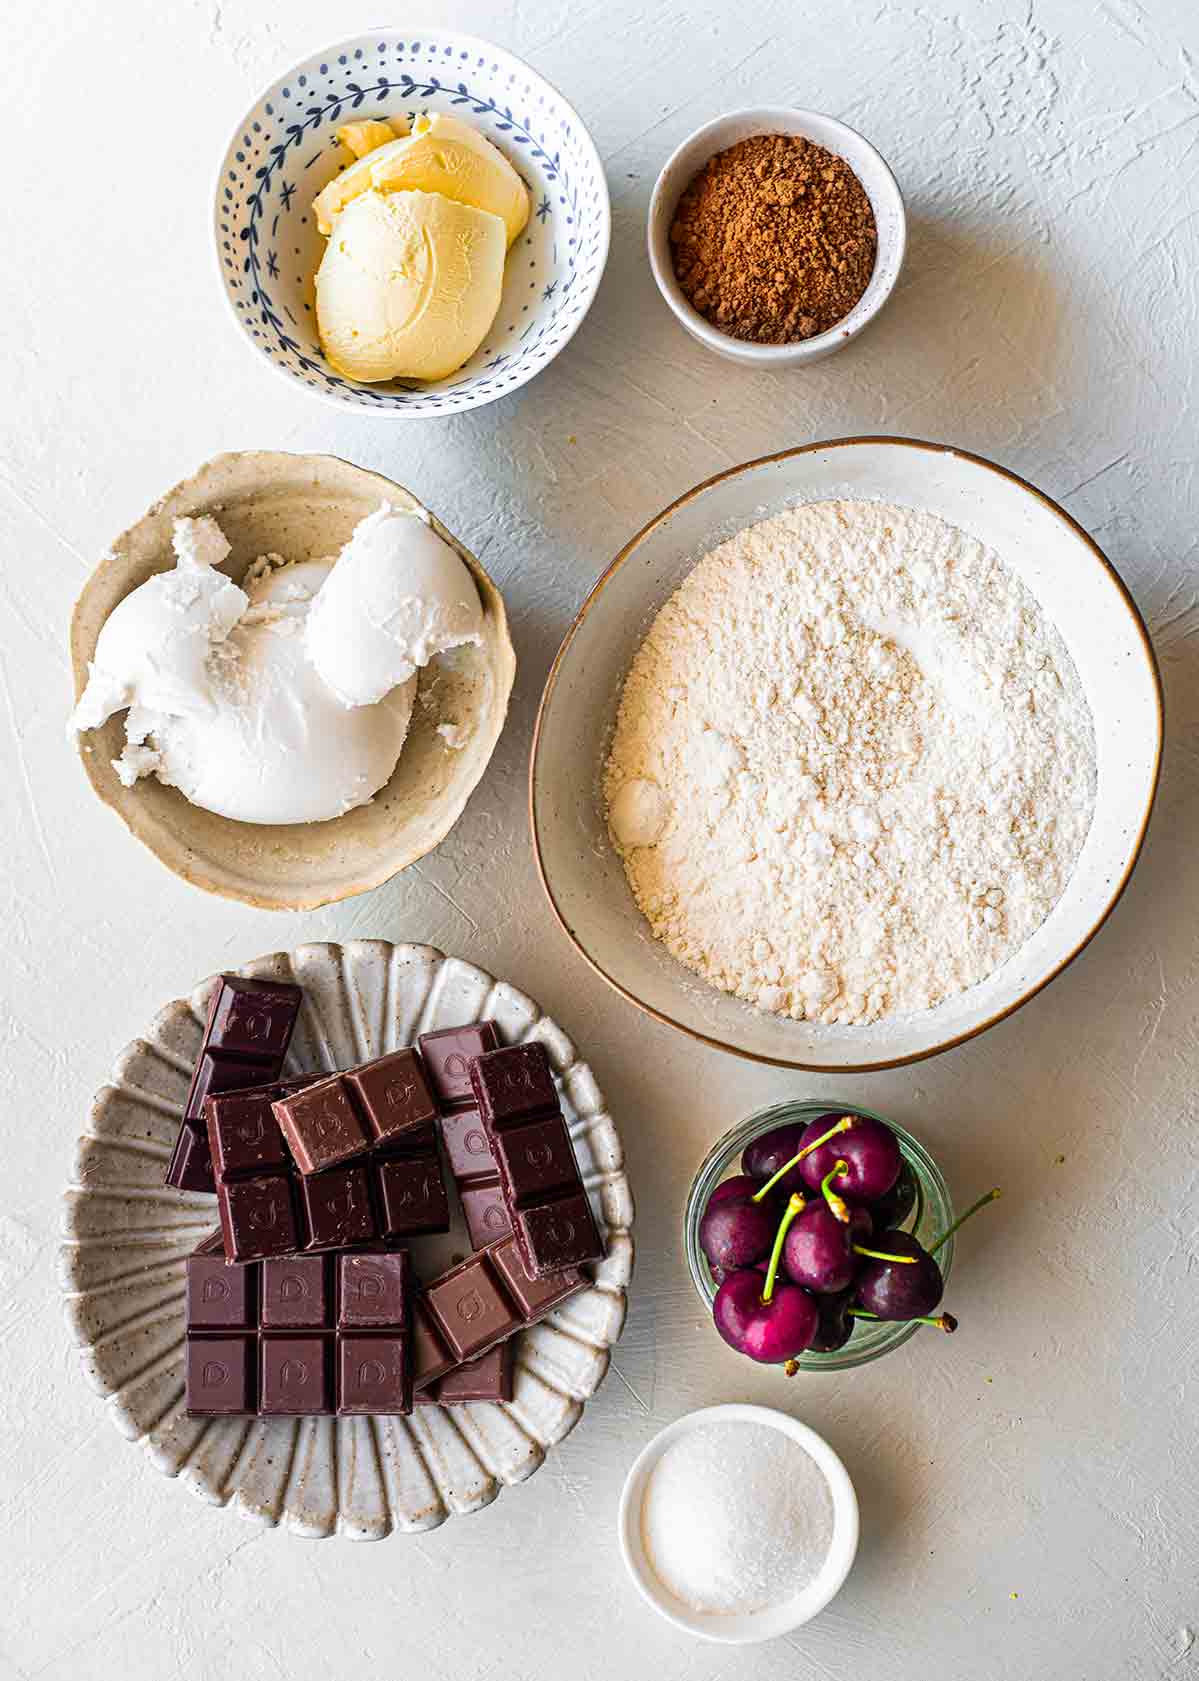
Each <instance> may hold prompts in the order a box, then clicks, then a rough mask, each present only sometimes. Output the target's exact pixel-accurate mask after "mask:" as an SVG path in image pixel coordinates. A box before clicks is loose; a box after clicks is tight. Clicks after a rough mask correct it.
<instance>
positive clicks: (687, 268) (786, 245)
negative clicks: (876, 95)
mask: <svg viewBox="0 0 1199 1681" xmlns="http://www.w3.org/2000/svg"><path fill="white" fill-rule="evenodd" d="M906 248H907V218H906V216H905V214H904V207H903V199H902V197H901V195H900V191H899V187H898V184H897V183H896V180H895V177H894V175H892V173H891V171H890V169H889V168H888V167H887V164H886V162H885V160H884V159H883V158H882V157H881V155H880V154H879V153H878V152H877V151H876V150H875V149H874V147H873V146H872V145H871V144H870V142H869V141H868V140H866V139H865V138H864V137H863V136H862V135H860V134H858V133H857V131H856V130H854V129H852V128H849V127H848V126H847V125H846V124H845V123H841V122H838V121H837V120H836V118H835V117H825V116H822V115H821V114H820V113H819V112H817V111H797V110H794V109H792V108H790V107H787V106H762V107H757V108H754V109H751V110H745V111H733V112H730V113H729V114H728V115H727V116H724V117H717V118H716V120H715V121H714V122H710V123H706V124H705V125H704V127H703V128H701V129H697V130H696V132H695V133H694V134H693V135H691V137H690V138H689V139H688V140H685V141H684V142H683V144H682V145H681V146H680V147H679V148H678V150H677V151H676V152H674V153H673V155H672V156H671V157H670V158H669V159H668V160H667V162H666V165H665V167H664V168H663V170H662V173H661V174H660V175H659V176H658V179H657V182H656V184H655V186H654V191H653V197H652V198H651V199H650V207H649V260H650V267H651V268H652V269H653V272H654V279H655V280H656V281H657V283H658V289H659V291H660V292H661V293H662V296H663V297H664V298H665V299H666V302H667V303H668V304H669V305H670V307H671V309H672V310H673V311H674V313H675V315H676V317H677V318H678V320H679V321H680V322H681V324H682V325H683V326H684V327H685V328H686V329H687V331H688V332H689V333H690V334H691V336H692V338H694V339H697V340H698V341H699V343H700V344H704V345H707V347H708V348H709V350H714V351H716V352H717V354H718V355H720V356H725V357H728V358H729V359H730V360H731V361H734V362H740V363H742V364H744V365H747V366H749V367H756V368H787V367H794V366H796V365H797V364H799V363H801V362H815V361H818V360H819V359H820V357H822V356H830V355H832V353H833V351H834V350H841V349H843V348H844V346H845V345H847V344H849V343H850V342H851V340H853V339H855V338H856V337H857V335H858V334H859V333H860V332H861V331H862V329H863V328H864V327H866V326H868V325H869V323H870V322H871V321H873V320H874V318H875V316H876V315H877V314H878V312H879V310H880V309H882V307H883V305H884V304H885V303H886V301H887V299H888V298H889V297H890V295H891V292H892V291H893V289H894V287H895V282H896V281H897V280H898V278H899V271H900V269H901V268H902V267H903V259H904V252H905V250H906Z"/></svg>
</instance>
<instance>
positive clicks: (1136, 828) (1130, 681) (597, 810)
mask: <svg viewBox="0 0 1199 1681" xmlns="http://www.w3.org/2000/svg"><path fill="white" fill-rule="evenodd" d="M826 497H853V498H863V499H875V500H880V501H885V502H899V503H902V504H905V505H907V506H909V507H915V508H927V509H928V510H930V511H931V512H932V513H934V514H937V515H939V516H940V517H941V518H942V519H944V520H947V521H948V522H949V523H950V524H951V525H956V526H959V527H960V528H961V529H962V530H964V531H966V532H969V533H970V535H971V536H974V537H977V538H979V539H980V540H981V541H983V542H985V543H987V544H989V545H990V547H992V548H994V549H997V550H998V551H999V553H1000V554H1001V555H1002V557H1003V559H1004V560H1005V561H1006V562H1007V564H1008V565H1009V566H1010V567H1011V568H1012V570H1013V571H1014V572H1015V573H1016V576H1017V577H1018V578H1019V579H1020V580H1021V582H1022V583H1023V584H1025V585H1026V587H1027V588H1028V589H1029V590H1030V591H1031V593H1032V594H1033V595H1034V596H1035V597H1036V599H1037V600H1038V601H1039V602H1040V603H1041V605H1042V607H1043V608H1044V609H1045V611H1046V613H1047V614H1048V616H1049V617H1050V618H1051V619H1052V620H1053V622H1054V624H1055V625H1056V626H1057V628H1058V630H1059V631H1060V633H1061V636H1062V639H1063V641H1064V642H1065V644H1066V647H1067V649H1068V650H1069V652H1070V655H1071V658H1072V659H1073V661H1074V664H1075V666H1076V667H1077V670H1078V675H1079V677H1080V679H1081V681H1082V685H1083V689H1084V691H1085V693H1086V696H1087V700H1088V701H1089V703H1090V707H1091V714H1092V717H1093V720H1094V725H1095V747H1096V753H1097V755H1098V767H1099V786H1098V791H1097V794H1096V800H1095V812H1094V817H1093V819H1092V822H1091V831H1090V834H1089V835H1088V836H1087V840H1086V843H1085V845H1084V846H1083V850H1082V853H1081V855H1080V857H1079V860H1078V863H1077V865H1076V866H1075V869H1074V874H1073V875H1072V876H1071V878H1070V881H1069V883H1068V884H1067V887H1066V890H1065V892H1064V893H1063V894H1062V897H1061V899H1060V900H1059V901H1058V903H1057V905H1056V906H1055V907H1054V909H1053V910H1052V911H1051V913H1050V914H1049V916H1048V917H1046V919H1045V921H1044V922H1043V923H1042V924H1041V926H1040V928H1038V929H1037V930H1036V932H1035V933H1034V934H1033V935H1032V936H1031V938H1030V939H1028V940H1027V941H1026V942H1025V944H1024V945H1023V946H1021V947H1020V948H1019V949H1018V950H1017V951H1015V952H1013V953H1012V955H1011V957H1009V958H1008V960H1007V962H1006V963H1003V964H1002V965H1001V966H1000V967H999V968H998V969H996V970H995V971H994V972H993V973H992V974H990V975H988V976H987V977H986V979H985V980H983V981H980V982H979V984H978V985H977V986H972V987H970V988H969V989H968V990H967V991H965V992H960V993H957V994H955V995H954V996H953V997H951V998H947V999H945V1000H944V1002H943V1003H941V1004H939V1005H937V1007H936V1008H935V1009H931V1010H921V1011H917V1012H915V1013H913V1014H911V1015H902V1016H888V1017H884V1019H883V1020H881V1021H877V1022H871V1023H868V1024H863V1025H861V1026H826V1025H825V1024H824V1023H822V1022H811V1021H798V1022H797V1021H789V1020H786V1019H785V1018H783V1017H781V1016H775V1015H770V1014H768V1013H767V1012H765V1011H762V1010H755V1009H753V1008H751V1006H750V1005H749V1004H746V1003H743V1002H742V1000H741V999H739V998H734V997H733V996H732V995H731V994H729V993H726V992H718V991H717V990H716V989H715V988H714V987H710V986H708V985H707V984H706V983H705V982H704V981H702V980H699V979H697V977H696V976H695V975H693V974H692V973H691V971H690V970H689V969H685V968H684V967H683V965H682V964H681V963H679V962H677V961H676V960H675V959H674V958H673V957H672V956H671V955H670V953H669V952H668V951H667V950H666V948H665V947H664V946H663V945H661V944H660V943H659V942H658V941H657V940H655V939H653V938H652V937H651V935H650V933H649V927H648V924H647V923H646V922H645V920H644V918H643V917H642V915H641V912H640V911H639V910H638V908H637V906H636V903H635V902H634V900H633V896H632V894H631V893H630V891H629V887H628V883H627V881H626V879H625V874H624V869H623V866H622V865H621V862H620V859H619V858H618V857H617V855H616V852H615V850H614V848H613V847H612V845H611V843H610V841H609V839H608V829H607V823H606V821H605V818H604V812H603V801H602V797H601V793H600V779H601V772H602V767H603V763H604V758H605V755H606V753H607V749H608V742H609V740H610V737H611V731H612V725H613V721H614V719H615V714H616V707H617V703H618V701H619V699H620V692H621V688H622V686H623V683H624V678H625V674H626V672H627V671H628V668H629V662H630V661H631V660H632V658H633V655H634V653H635V652H636V650H637V648H638V647H639V645H640V643H641V640H642V638H643V636H644V635H645V632H646V631H647V630H648V628H649V625H650V623H651V622H652V620H653V617H654V614H655V613H656V612H657V611H658V609H659V608H660V607H661V605H662V603H663V602H664V601H665V600H666V598H667V597H668V596H669V595H671V594H672V593H673V591H674V590H675V589H676V588H677V587H678V585H679V584H680V583H681V582H682V580H683V578H685V577H686V575H687V573H688V572H689V571H690V570H691V568H692V567H693V566H694V565H695V563H696V561H697V560H698V559H699V558H700V556H701V555H703V554H704V553H705V552H706V551H707V550H708V549H710V548H711V547H712V546H713V544H714V543H717V542H720V541H723V539H724V538H726V537H730V536H732V534H733V533H734V532H735V531H739V530H741V529H742V528H743V527H744V526H747V525H750V524H751V523H752V522H753V521H755V520H759V519H763V518H765V517H766V516H767V515H770V514H775V513H778V512H779V511H780V510H781V509H783V508H785V507H789V506H791V505H793V504H794V503H797V502H802V501H819V500H821V499H822V498H826ZM1161 745H1162V691H1161V680H1160V678H1159V676H1158V672H1157V664H1156V661H1155V660H1154V656H1153V649H1152V647H1151V645H1150V642H1149V637H1148V633H1147V632H1146V630H1145V626H1144V623H1143V622H1142V620H1141V616H1140V614H1139V613H1138V611H1137V609H1136V605H1135V604H1134V602H1133V600H1132V597H1131V596H1130V595H1129V594H1128V591H1127V590H1126V589H1125V587H1124V585H1123V583H1122V582H1121V581H1120V578H1119V576H1118V574H1117V572H1116V570H1115V568H1114V567H1113V566H1112V564H1111V562H1110V561H1109V560H1108V559H1107V558H1106V556H1105V555H1104V554H1103V552H1102V551H1101V550H1100V549H1099V547H1098V546H1097V544H1096V543H1095V542H1094V541H1093V540H1092V539H1091V538H1090V537H1088V536H1087V534H1086V532H1085V531H1083V529H1082V528H1081V526H1079V525H1077V524H1076V523H1075V522H1074V520H1072V519H1071V518H1070V516H1069V514H1067V513H1066V512H1065V510H1064V509H1062V508H1059V507H1058V505H1057V504H1056V503H1055V502H1053V501H1051V500H1050V498H1049V497H1048V496H1046V495H1045V494H1044V492H1043V491H1039V490H1037V489H1036V488H1035V487H1034V486H1033V485H1030V484H1027V483H1026V482H1025V481H1024V480H1023V479H1020V478H1017V477H1016V475H1015V474H1014V473H1010V472H1007V471H1006V470H1005V469H1004V468H1002V467H997V466H996V465H995V464H994V463H993V462H990V461H984V460H983V459H982V457H981V456H976V455H969V454H967V452H966V451H965V450H959V449H952V448H949V447H946V446H944V445H941V444H929V443H923V442H921V441H919V440H918V439H915V438H841V439H838V440H836V441H834V442H831V443H818V444H805V445H803V446H801V447H800V448H798V449H792V450H784V451H783V452H782V453H781V454H779V455H769V456H766V457H764V458H763V459H762V460H760V461H749V462H746V463H745V464H744V466H740V467H732V468H730V469H729V470H728V471H727V472H724V473H720V474H718V475H717V476H716V477H715V478H713V479H709V480H707V482H706V483H704V484H701V485H697V486H696V487H695V489H694V490H691V491H688V492H687V494H686V495H684V496H681V497H680V498H679V499H678V501H677V502H674V503H672V504H671V506H670V507H669V508H666V509H664V510H663V512H662V513H660V514H659V515H658V516H657V517H656V518H655V519H653V520H651V521H650V523H649V524H648V525H647V526H646V527H645V528H644V530H642V531H640V532H638V534H637V535H636V536H635V537H634V538H633V539H632V540H631V541H630V542H629V543H627V544H626V545H625V547H624V548H623V549H622V550H621V551H620V553H619V554H618V555H617V557H616V559H615V560H614V561H613V562H612V564H611V566H609V568H608V570H607V571H606V572H605V573H604V574H603V576H602V577H601V578H600V579H599V581H598V583H597V584H596V585H595V587H594V588H593V590H592V591H591V594H590V595H589V596H588V598H587V600H586V601H585V602H584V603H583V607H582V609H581V611H580V613H579V616H578V618H577V619H576V620H575V622H574V624H573V626H572V627H571V629H570V631H569V632H568V633H567V636H566V640H565V641H564V642H563V644H562V647H561V649H560V650H559V652H558V657H557V659H556V660H555V661H554V664H553V667H552V669H551V671H550V675H549V679H548V681H547V683H546V686H545V694H544V696H543V698H542V702H541V710H540V712H539V714H538V718H537V726H536V730H535V733H534V736H533V755H532V763H531V767H530V802H531V815H532V825H533V845H534V849H535V851H536V854H537V864H538V868H539V870H540V872H541V879H542V882H543V883H544V886H545V890H546V892H547V894H548V895H549V900H550V904H551V905H552V907H553V909H554V911H555V913H556V915H557V917H558V920H559V921H560V922H561V924H562V926H563V928H564V929H565V930H566V932H567V934H568V935H569V936H570V938H571V939H572V940H573V941H574V943H575V945H576V946H577V947H578V949H579V951H580V952H581V954H582V955H583V956H584V957H585V958H586V959H587V961H588V962H589V963H590V964H591V966H592V967H593V968H594V969H595V970H596V971H597V972H598V973H599V974H600V975H602V976H603V978H604V979H605V980H606V981H608V982H609V983H610V984H611V985H612V986H614V987H615V988H616V990H617V991H618V992H619V993H621V994H622V995H623V996H624V997H625V998H627V999H629V1000H630V1001H631V1002H632V1003H634V1004H637V1005H639V1006H640V1007H641V1008H642V1009H643V1010H646V1011H647V1012H648V1013H649V1014H650V1015H652V1016H655V1017H657V1019H658V1020H659V1021H663V1022H666V1023H668V1024H669V1025H671V1026H673V1027H677V1028H680V1029H682V1031H683V1032H685V1033H689V1034H691V1035H692V1036H693V1037H694V1038H696V1039H700V1040H702V1041H704V1042H705V1043H707V1044H709V1045H714V1046H717V1047H718V1048H720V1049H723V1050H728V1051H733V1052H735V1053H736V1054H737V1055H739V1056H744V1057H751V1058H754V1059H755V1060H757V1061H759V1062H766V1063H774V1064H777V1065H779V1066H780V1067H786V1068H803V1069H808V1070H811V1071H813V1072H820V1073H846V1072H850V1071H853V1072H858V1071H863V1070H868V1069H875V1068H893V1067H896V1066H898V1065H899V1064H900V1063H905V1062H915V1061H917V1060H918V1059H919V1058H921V1057H926V1056H934V1055H936V1054H937V1053H938V1052H940V1051H944V1050H948V1049H949V1047H950V1046H951V1045H958V1044H961V1042H962V1041H963V1040H964V1039H970V1038H973V1036H974V1035H975V1034H976V1033H982V1032H983V1031H984V1030H985V1029H986V1028H988V1027H992V1026H994V1024H995V1023H996V1022H999V1021H1002V1020H1003V1019H1004V1018H1005V1017H1006V1016H1009V1015H1011V1013H1012V1011H1013V1010H1016V1009H1018V1008H1019V1007H1020V1006H1021V1005H1022V1004H1026V1003H1027V1002H1028V1000H1029V999H1030V998H1032V997H1033V996H1034V994H1035V993H1038V992H1039V991H1040V990H1041V988H1042V987H1043V986H1046V985H1048V983H1049V982H1050V981H1051V980H1052V979H1053V978H1054V976H1055V975H1058V974H1060V973H1061V971H1062V970H1063V969H1064V968H1065V967H1066V965H1067V964H1068V963H1069V962H1070V961H1071V960H1072V959H1073V958H1075V957H1077V955H1078V953H1079V952H1080V951H1081V950H1082V949H1083V947H1084V946H1085V945H1086V944H1087V942H1088V940H1090V939H1091V937H1092V936H1093V935H1094V934H1095V933H1097V932H1098V930H1099V929H1100V927H1101V926H1102V925H1103V923H1104V921H1105V920H1106V918H1107V916H1108V913H1109V912H1110V911H1111V909H1112V907H1113V906H1114V905H1115V903H1116V901H1117V899H1119V897H1120V894H1121V893H1122V892H1123V891H1124V887H1125V885H1126V884H1127V882H1128V879H1129V877H1130V875H1131V874H1132V870H1133V866H1134V865H1135V863H1136V861H1137V857H1138V855H1139V853H1140V850H1141V843H1142V841H1143V840H1144V838H1145V830H1146V827H1147V825H1148V822H1149V813H1150V809H1151V807H1152V805H1153V796H1154V793H1155V791H1156V788H1157V778H1158V770H1159V766H1160V763H1161Z"/></svg>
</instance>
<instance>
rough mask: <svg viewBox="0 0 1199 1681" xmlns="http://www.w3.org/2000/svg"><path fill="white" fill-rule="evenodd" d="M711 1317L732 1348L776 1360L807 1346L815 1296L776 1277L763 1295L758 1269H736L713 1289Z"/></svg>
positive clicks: (812, 1330) (753, 1356)
mask: <svg viewBox="0 0 1199 1681" xmlns="http://www.w3.org/2000/svg"><path fill="white" fill-rule="evenodd" d="M712 1317H713V1318H714V1319H715V1321H716V1329H717V1330H718V1331H719V1332H720V1334H721V1336H722V1337H723V1338H724V1340H725V1342H727V1343H728V1345H729V1347H730V1348H735V1349H736V1350H737V1352H738V1354H748V1355H749V1357H750V1359H751V1360H761V1361H763V1362H764V1363H765V1364H767V1365H771V1366H781V1365H783V1364H784V1363H785V1362H786V1361H788V1360H794V1359H795V1358H796V1357H797V1356H798V1355H800V1354H802V1353H803V1351H804V1349H805V1348H810V1347H811V1345H812V1338H813V1337H814V1336H815V1335H816V1326H817V1321H818V1317H819V1316H818V1314H817V1311H816V1302H815V1299H814V1298H813V1297H812V1296H809V1294H808V1292H807V1291H806V1290H801V1289H800V1287H799V1285H798V1284H779V1283H778V1282H777V1281H776V1283H775V1287H774V1292H773V1294H772V1295H771V1298H770V1300H769V1301H766V1300H764V1299H763V1293H762V1275H761V1273H758V1272H753V1271H742V1272H733V1273H730V1274H729V1276H728V1277H727V1278H726V1279H725V1281H724V1283H723V1284H722V1285H721V1286H720V1289H719V1290H718V1291H717V1292H716V1300H715V1301H714V1302H713V1304H712Z"/></svg>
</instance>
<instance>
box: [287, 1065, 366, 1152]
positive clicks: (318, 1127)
mask: <svg viewBox="0 0 1199 1681" xmlns="http://www.w3.org/2000/svg"><path fill="white" fill-rule="evenodd" d="M274 1109H275V1119H276V1120H277V1121H278V1123H279V1125H280V1127H281V1128H282V1129H283V1135H284V1137H285V1138H286V1139H287V1142H288V1144H289V1146H290V1148H291V1153H292V1155H293V1157H294V1158H295V1163H296V1166H297V1167H298V1168H299V1170H300V1172H301V1173H318V1172H320V1171H321V1170H322V1169H323V1168H326V1167H332V1166H333V1165H334V1164H335V1163H337V1162H343V1161H347V1160H348V1159H349V1158H350V1157H351V1156H357V1155H359V1154H361V1152H362V1151H363V1150H365V1149H366V1148H367V1146H368V1145H369V1144H370V1136H369V1134H368V1133H367V1131H366V1128H365V1127H364V1125H363V1123H362V1122H361V1120H360V1119H359V1118H358V1115H357V1114H356V1112H355V1110H354V1105H353V1104H352V1103H351V1102H350V1099H349V1096H348V1095H347V1093H346V1089H345V1086H344V1085H343V1084H342V1081H341V1080H340V1078H334V1079H331V1080H322V1081H321V1082H320V1083H319V1085H315V1086H309V1087H308V1089H307V1090H306V1091H302V1092H297V1093H296V1094H295V1096H294V1097H285V1098H281V1099H280V1100H279V1101H278V1102H277V1103H276V1104H275V1106H274Z"/></svg>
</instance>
